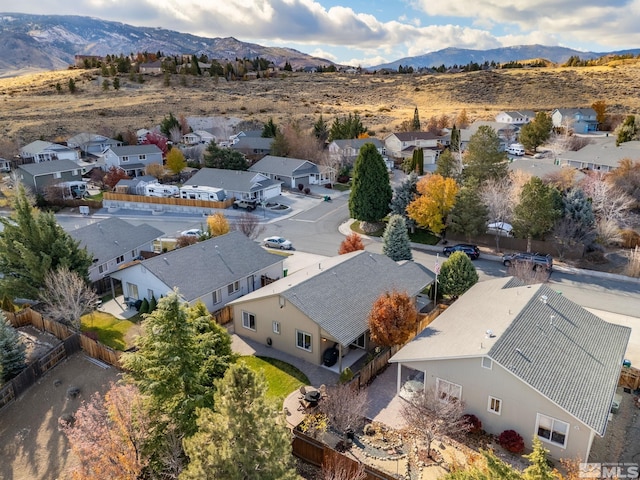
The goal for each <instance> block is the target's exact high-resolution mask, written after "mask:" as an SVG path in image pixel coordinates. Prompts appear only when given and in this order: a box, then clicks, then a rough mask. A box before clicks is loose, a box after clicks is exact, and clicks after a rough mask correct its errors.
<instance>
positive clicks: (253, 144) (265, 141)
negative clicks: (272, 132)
mask: <svg viewBox="0 0 640 480" xmlns="http://www.w3.org/2000/svg"><path fill="white" fill-rule="evenodd" d="M272 143H273V138H263V137H240V138H238V141H237V142H236V143H235V144H233V145H232V146H231V148H233V149H234V150H241V149H245V150H246V149H256V150H267V151H270V150H271V144H272Z"/></svg>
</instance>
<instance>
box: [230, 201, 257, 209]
mask: <svg viewBox="0 0 640 480" xmlns="http://www.w3.org/2000/svg"><path fill="white" fill-rule="evenodd" d="M257 207H258V203H257V202H256V201H255V200H236V201H235V202H233V208H244V209H245V210H246V211H247V212H251V211H253V210H255V209H256V208H257Z"/></svg>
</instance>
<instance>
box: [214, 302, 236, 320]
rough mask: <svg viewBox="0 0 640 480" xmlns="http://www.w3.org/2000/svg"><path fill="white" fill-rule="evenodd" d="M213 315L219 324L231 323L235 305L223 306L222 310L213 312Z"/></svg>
mask: <svg viewBox="0 0 640 480" xmlns="http://www.w3.org/2000/svg"><path fill="white" fill-rule="evenodd" d="M211 316H212V317H213V319H214V320H215V321H216V323H217V324H218V325H226V324H228V323H231V322H233V307H232V306H231V305H227V306H225V307H222V308H221V309H220V310H218V311H216V312H213V313H212V314H211Z"/></svg>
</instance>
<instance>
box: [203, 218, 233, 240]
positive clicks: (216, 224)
mask: <svg viewBox="0 0 640 480" xmlns="http://www.w3.org/2000/svg"><path fill="white" fill-rule="evenodd" d="M207 226H208V227H209V235H211V236H212V237H219V236H220V235H224V234H225V233H229V230H231V227H230V225H229V220H227V217H225V216H224V214H223V213H221V212H216V213H214V214H213V215H209V216H208V217H207Z"/></svg>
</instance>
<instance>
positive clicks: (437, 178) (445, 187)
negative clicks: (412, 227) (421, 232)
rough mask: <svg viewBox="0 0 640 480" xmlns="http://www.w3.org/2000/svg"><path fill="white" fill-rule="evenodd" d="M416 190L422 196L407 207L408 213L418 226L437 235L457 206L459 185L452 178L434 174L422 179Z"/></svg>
mask: <svg viewBox="0 0 640 480" xmlns="http://www.w3.org/2000/svg"><path fill="white" fill-rule="evenodd" d="M416 188H417V189H418V193H419V194H420V195H419V196H418V197H417V198H416V199H415V200H414V201H413V202H411V203H410V204H409V205H408V206H407V213H408V214H409V217H410V218H412V219H413V220H415V222H416V223H417V224H418V225H420V226H421V227H424V228H428V229H429V230H431V231H432V232H433V233H435V234H436V235H437V234H439V233H440V232H442V230H443V229H444V226H445V220H446V217H447V215H448V214H449V212H450V211H451V209H452V208H453V205H454V204H455V199H456V195H457V194H458V185H457V184H456V182H455V180H453V179H452V178H444V177H443V176H441V175H438V174H433V175H428V176H426V177H424V178H422V179H420V181H418V184H417V186H416Z"/></svg>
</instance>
